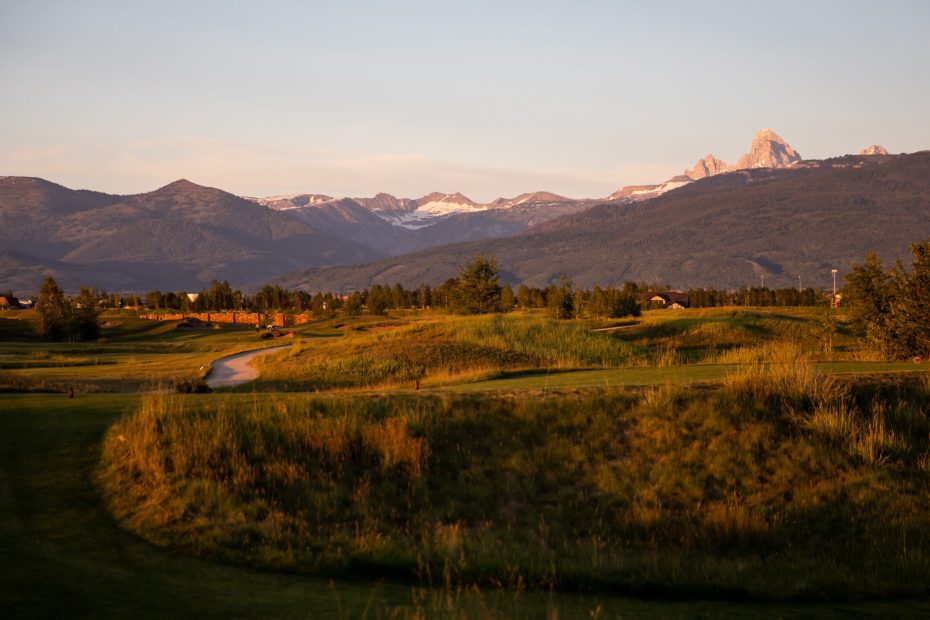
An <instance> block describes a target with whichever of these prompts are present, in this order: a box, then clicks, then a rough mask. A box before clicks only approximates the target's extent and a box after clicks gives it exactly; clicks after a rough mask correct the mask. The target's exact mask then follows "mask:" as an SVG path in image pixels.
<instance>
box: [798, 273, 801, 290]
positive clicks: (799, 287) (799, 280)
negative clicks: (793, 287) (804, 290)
mask: <svg viewBox="0 0 930 620" xmlns="http://www.w3.org/2000/svg"><path fill="white" fill-rule="evenodd" d="M798 292H799V293H800V292H801V276H798Z"/></svg>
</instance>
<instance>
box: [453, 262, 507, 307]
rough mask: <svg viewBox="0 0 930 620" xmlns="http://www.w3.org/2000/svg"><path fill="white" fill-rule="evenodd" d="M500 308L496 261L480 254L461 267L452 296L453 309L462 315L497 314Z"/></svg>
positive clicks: (498, 277) (499, 287) (499, 286)
mask: <svg viewBox="0 0 930 620" xmlns="http://www.w3.org/2000/svg"><path fill="white" fill-rule="evenodd" d="M500 308H501V285H500V276H499V275H498V273H497V259H496V258H494V257H493V256H492V257H491V258H489V259H485V258H483V257H482V256H481V255H480V254H479V255H478V256H476V257H475V260H474V261H472V262H471V263H469V264H467V265H465V266H464V267H462V270H461V272H460V273H459V277H458V282H457V284H456V286H455V290H454V294H453V309H454V310H455V311H456V312H460V313H462V314H484V313H487V312H499V311H500Z"/></svg>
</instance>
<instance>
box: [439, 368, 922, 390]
mask: <svg viewBox="0 0 930 620" xmlns="http://www.w3.org/2000/svg"><path fill="white" fill-rule="evenodd" d="M815 367H816V368H817V369H818V370H819V371H821V372H823V373H826V374H830V375H847V374H888V373H892V374H898V373H916V372H927V365H926V364H923V365H915V364H914V363H913V362H819V363H816V364H815ZM739 368H740V365H738V364H695V365H686V366H665V367H632V368H608V369H596V370H558V369H553V370H531V371H513V372H506V371H503V372H499V373H494V375H495V376H493V377H492V378H488V379H483V380H478V381H469V382H467V383H459V384H452V385H447V386H441V387H435V388H430V389H432V390H436V391H455V392H482V391H488V392H494V391H504V392H508V391H515V392H519V391H539V390H542V391H546V390H581V389H587V388H619V387H641V386H649V385H664V384H666V383H670V384H673V385H692V384H701V383H719V382H721V381H723V380H724V379H725V378H726V376H727V375H728V374H732V373H733V372H735V371H737V370H738V369H739Z"/></svg>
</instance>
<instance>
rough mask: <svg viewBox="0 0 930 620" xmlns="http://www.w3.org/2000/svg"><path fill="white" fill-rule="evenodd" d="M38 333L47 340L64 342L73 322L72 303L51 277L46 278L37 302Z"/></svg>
mask: <svg viewBox="0 0 930 620" xmlns="http://www.w3.org/2000/svg"><path fill="white" fill-rule="evenodd" d="M36 312H37V313H38V316H39V320H38V321H36V333H37V334H38V335H39V336H40V337H41V338H44V339H45V340H64V339H65V337H66V336H67V335H68V331H69V327H70V322H71V303H70V302H69V301H68V299H67V298H66V297H65V294H64V292H63V291H62V290H61V289H60V288H58V284H56V283H55V280H54V279H53V278H52V277H51V276H45V280H44V281H43V282H42V288H41V289H40V290H39V298H38V299H37V300H36Z"/></svg>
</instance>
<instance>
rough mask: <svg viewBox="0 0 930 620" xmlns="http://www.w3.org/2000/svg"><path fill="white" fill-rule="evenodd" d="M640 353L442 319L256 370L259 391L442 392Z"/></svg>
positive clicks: (532, 322)
mask: <svg viewBox="0 0 930 620" xmlns="http://www.w3.org/2000/svg"><path fill="white" fill-rule="evenodd" d="M636 350H637V347H636V346H635V345H631V344H629V343H625V342H621V341H619V340H617V339H615V338H612V337H610V336H608V335H605V334H597V333H592V332H591V330H590V329H589V328H588V327H587V326H585V325H582V324H576V323H571V322H558V321H551V320H547V319H533V318H525V317H509V316H501V315H496V316H479V317H442V318H441V319H432V320H427V321H421V322H417V323H413V324H406V325H402V324H397V323H387V324H382V325H372V326H365V327H364V328H362V329H360V330H355V331H346V332H345V336H344V337H342V338H338V339H331V340H324V339H314V340H304V341H302V342H301V343H300V344H299V345H297V346H294V347H292V348H291V349H290V350H289V351H287V352H286V353H280V354H277V355H272V356H268V357H265V358H262V359H261V360H259V361H258V362H257V366H258V368H259V370H260V372H261V378H260V379H259V380H258V381H257V382H256V383H255V384H254V387H257V388H259V389H276V390H295V389H299V390H328V389H338V388H353V387H375V386H377V387H384V386H394V385H411V384H412V383H413V382H414V381H416V380H417V379H421V380H422V381H424V383H426V384H431V383H432V384H435V383H442V382H447V381H450V380H456V379H457V378H463V377H474V376H476V375H480V374H481V373H487V372H488V371H495V370H504V369H516V368H577V367H611V366H619V365H623V364H627V363H630V362H631V361H632V360H633V359H634V358H635V353H636Z"/></svg>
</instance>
